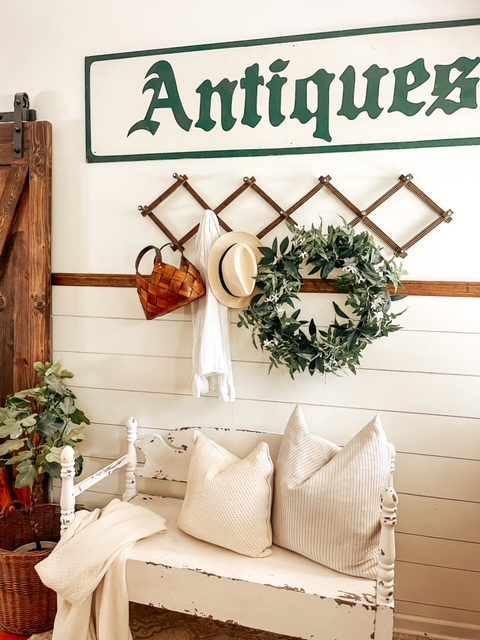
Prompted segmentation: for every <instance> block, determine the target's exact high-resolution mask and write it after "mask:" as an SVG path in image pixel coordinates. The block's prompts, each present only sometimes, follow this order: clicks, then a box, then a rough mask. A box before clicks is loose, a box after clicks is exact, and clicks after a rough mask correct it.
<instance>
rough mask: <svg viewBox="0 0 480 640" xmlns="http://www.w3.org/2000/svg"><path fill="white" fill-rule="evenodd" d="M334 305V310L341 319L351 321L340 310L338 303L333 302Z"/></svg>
mask: <svg viewBox="0 0 480 640" xmlns="http://www.w3.org/2000/svg"><path fill="white" fill-rule="evenodd" d="M332 304H333V308H334V309H335V313H336V314H337V316H340V317H341V318H345V319H346V320H350V317H349V316H347V314H346V313H345V312H344V311H342V309H340V307H339V306H338V304H337V303H336V302H332Z"/></svg>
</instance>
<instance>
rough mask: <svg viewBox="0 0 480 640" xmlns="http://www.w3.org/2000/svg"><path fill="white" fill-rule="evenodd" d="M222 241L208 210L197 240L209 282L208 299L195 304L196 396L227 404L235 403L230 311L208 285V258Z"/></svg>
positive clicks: (198, 263)
mask: <svg viewBox="0 0 480 640" xmlns="http://www.w3.org/2000/svg"><path fill="white" fill-rule="evenodd" d="M219 237H220V226H219V224H218V218H217V216H216V215H215V213H214V212H213V211H211V210H210V209H207V210H206V211H205V213H204V214H203V216H202V219H201V221H200V228H199V229H198V232H197V240H196V245H195V248H196V252H197V255H196V261H195V266H196V267H197V269H198V270H199V271H200V274H201V276H202V278H203V281H204V282H205V286H206V289H207V292H206V295H205V296H204V297H203V298H200V300H197V301H195V302H193V303H192V304H191V309H192V321H193V353H192V358H193V395H194V396H196V397H197V398H198V397H200V396H201V395H202V394H206V393H208V392H209V391H211V392H214V393H217V395H219V396H220V397H221V398H223V400H225V401H226V402H233V401H234V400H235V387H234V384H233V373H232V363H231V359H230V342H229V316H228V313H229V310H228V308H227V307H226V306H225V305H223V304H221V303H220V302H219V301H218V300H217V299H216V298H215V296H214V295H213V293H212V291H211V289H210V286H209V283H208V256H209V253H210V249H211V248H212V245H213V244H214V242H215V241H216V240H218V238H219Z"/></svg>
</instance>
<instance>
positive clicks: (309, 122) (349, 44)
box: [85, 19, 480, 162]
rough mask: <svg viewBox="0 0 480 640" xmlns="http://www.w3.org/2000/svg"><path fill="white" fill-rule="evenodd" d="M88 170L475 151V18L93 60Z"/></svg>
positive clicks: (479, 44) (479, 32)
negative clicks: (460, 148) (180, 161)
mask: <svg viewBox="0 0 480 640" xmlns="http://www.w3.org/2000/svg"><path fill="white" fill-rule="evenodd" d="M85 74H86V83H85V84H86V136H87V138H86V142H87V159H88V161H90V162H115V161H122V160H151V159H157V158H158V159H162V158H188V157H190V158H207V157H232V156H254V155H255V156H256V155H278V154H297V153H329V152H338V151H361V150H369V149H399V148H408V147H437V146H449V145H467V144H479V143H480V109H479V106H478V98H479V96H478V93H479V88H478V85H479V77H480V19H472V20H459V21H454V22H437V23H430V24H411V25H400V26H389V27H373V28H368V29H356V30H349V31H334V32H329V33H313V34H307V35H298V36H285V37H278V38H267V39H263V40H245V41H240V42H223V43H216V44H203V45H198V46H185V47H175V48H172V49H158V50H152V51H135V52H129V53H118V54H111V55H110V54H108V55H98V56H90V57H88V58H86V59H85Z"/></svg>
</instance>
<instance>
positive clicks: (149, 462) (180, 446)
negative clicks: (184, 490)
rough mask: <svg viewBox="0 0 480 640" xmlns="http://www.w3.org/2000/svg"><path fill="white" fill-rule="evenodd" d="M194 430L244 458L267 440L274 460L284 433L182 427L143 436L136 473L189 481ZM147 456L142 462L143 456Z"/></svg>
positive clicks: (139, 445)
mask: <svg viewBox="0 0 480 640" xmlns="http://www.w3.org/2000/svg"><path fill="white" fill-rule="evenodd" d="M194 431H201V432H202V433H203V434H204V435H206V436H207V438H210V440H213V441H214V442H216V443H218V444H219V445H221V446H222V447H225V449H228V451H230V452H231V453H233V454H234V455H236V456H238V457H239V458H244V457H245V456H246V455H248V454H249V453H250V451H252V449H254V447H255V446H256V445H257V444H258V443H259V442H267V443H268V444H269V446H270V455H271V456H272V459H273V460H274V461H275V458H276V456H277V454H278V449H279V447H280V441H281V439H282V434H280V433H263V432H261V431H247V430H243V429H222V428H205V427H203V428H198V429H196V428H194V427H183V428H179V429H175V430H172V431H165V432H163V433H162V435H157V434H155V435H152V436H144V437H143V438H141V439H139V440H137V443H136V447H137V450H139V451H140V452H141V454H140V456H139V465H138V466H137V468H136V475H137V476H138V477H139V478H155V479H157V480H171V481H174V482H186V481H187V474H188V466H189V464H190V456H191V451H192V446H193V440H192V438H193V433H194ZM142 454H143V457H144V458H145V462H144V464H143V465H142V462H141V459H140V457H141V456H142Z"/></svg>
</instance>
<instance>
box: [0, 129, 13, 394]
mask: <svg viewBox="0 0 480 640" xmlns="http://www.w3.org/2000/svg"><path fill="white" fill-rule="evenodd" d="M0 129H1V127H0ZM8 171H9V169H8V167H0V191H1V190H2V189H3V187H4V185H5V182H6V179H7V175H8ZM14 245H15V237H14V236H10V238H9V240H8V241H7V245H6V247H5V251H4V252H3V255H2V256H0V324H1V332H0V364H1V365H2V371H1V375H0V403H1V404H2V405H3V403H4V401H5V398H6V396H7V395H8V394H9V393H11V392H12V389H13V367H12V366H11V364H8V363H12V362H13V342H14V315H15V307H14V299H15V287H14V281H15V279H14V275H13V274H14V265H13V255H14ZM3 363H5V365H3Z"/></svg>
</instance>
